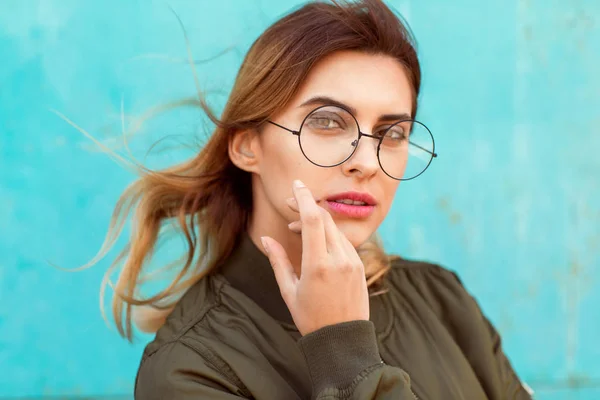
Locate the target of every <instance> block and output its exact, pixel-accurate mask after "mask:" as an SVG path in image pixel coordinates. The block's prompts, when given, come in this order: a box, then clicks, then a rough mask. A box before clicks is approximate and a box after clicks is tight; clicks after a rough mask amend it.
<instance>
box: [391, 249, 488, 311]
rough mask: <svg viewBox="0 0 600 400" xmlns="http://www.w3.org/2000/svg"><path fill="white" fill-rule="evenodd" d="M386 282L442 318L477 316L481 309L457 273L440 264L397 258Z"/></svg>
mask: <svg viewBox="0 0 600 400" xmlns="http://www.w3.org/2000/svg"><path fill="white" fill-rule="evenodd" d="M386 284H387V286H388V288H389V289H390V291H391V292H392V293H393V295H392V296H394V294H395V295H396V297H400V298H403V299H406V298H408V299H411V300H413V301H419V302H426V303H427V304H428V308H429V309H430V310H431V311H433V312H435V313H436V314H438V315H440V316H443V317H444V318H448V317H452V318H458V319H462V318H463V317H465V318H472V317H473V316H476V317H477V319H479V315H480V309H479V307H478V305H477V303H476V301H475V299H474V298H473V296H472V295H471V293H469V292H468V291H467V289H466V288H465V286H464V285H463V282H462V280H461V279H460V277H459V276H458V274H457V273H456V272H455V271H453V270H450V269H448V268H445V267H443V266H441V265H438V264H434V263H430V262H425V261H418V260H409V259H405V258H397V259H394V260H393V261H392V262H391V269H390V271H389V272H388V276H387V280H386Z"/></svg>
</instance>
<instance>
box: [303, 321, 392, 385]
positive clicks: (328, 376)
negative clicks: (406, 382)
mask: <svg viewBox="0 0 600 400" xmlns="http://www.w3.org/2000/svg"><path fill="white" fill-rule="evenodd" d="M298 344H299V346H300V350H301V351H302V353H304V357H305V358H306V362H307V364H308V370H309V372H310V377H311V379H312V384H313V390H314V393H320V392H321V391H322V390H323V389H325V388H327V387H336V388H339V389H342V388H345V387H347V386H348V385H350V384H351V383H352V381H353V380H354V379H355V378H356V377H357V375H358V374H360V373H361V372H362V371H364V370H365V369H367V368H369V367H371V366H373V365H377V364H380V363H381V357H380V356H379V348H378V346H377V337H376V336H375V325H373V323H372V322H371V321H364V320H360V321H350V322H343V323H340V324H335V325H330V326H326V327H324V328H321V329H319V330H317V331H314V332H311V333H309V334H308V335H306V336H303V337H302V338H300V340H298Z"/></svg>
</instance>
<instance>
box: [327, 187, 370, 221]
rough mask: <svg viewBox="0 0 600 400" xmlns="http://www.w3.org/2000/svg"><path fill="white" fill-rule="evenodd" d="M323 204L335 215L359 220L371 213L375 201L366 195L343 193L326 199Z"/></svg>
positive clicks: (361, 193)
mask: <svg viewBox="0 0 600 400" xmlns="http://www.w3.org/2000/svg"><path fill="white" fill-rule="evenodd" d="M325 203H326V204H327V206H328V208H329V209H330V210H331V211H333V212H334V213H336V214H340V215H343V216H346V217H349V218H359V219H360V218H367V217H369V216H370V215H371V214H372V213H373V211H374V210H375V206H376V205H377V200H375V198H374V197H373V196H371V195H370V194H368V193H363V192H345V193H338V194H335V195H333V196H330V197H327V198H326V199H325Z"/></svg>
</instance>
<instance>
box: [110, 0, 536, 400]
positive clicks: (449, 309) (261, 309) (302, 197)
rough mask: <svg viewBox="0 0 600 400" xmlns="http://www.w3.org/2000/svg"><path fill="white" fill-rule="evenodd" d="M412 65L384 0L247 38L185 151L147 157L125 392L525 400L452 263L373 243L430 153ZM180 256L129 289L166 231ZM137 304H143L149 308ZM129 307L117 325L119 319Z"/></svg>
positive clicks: (133, 246)
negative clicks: (131, 376) (162, 285)
mask: <svg viewBox="0 0 600 400" xmlns="http://www.w3.org/2000/svg"><path fill="white" fill-rule="evenodd" d="M420 80H421V75H420V68H419V61H418V59H417V55H416V52H415V49H414V46H413V40H412V39H411V36H410V34H409V33H408V31H407V29H406V28H405V27H404V26H403V24H402V22H401V21H400V20H399V19H398V18H397V17H396V16H395V15H394V14H393V13H392V12H391V11H390V10H389V9H388V8H387V7H386V6H385V5H384V4H383V3H382V2H380V1H377V0H364V1H361V2H358V3H357V2H352V3H346V2H344V3H341V2H336V3H335V4H331V3H323V2H314V3H310V4H308V5H306V6H304V7H302V8H300V9H298V10H296V11H295V12H293V13H291V14H289V15H287V16H286V17H284V18H282V19H281V20H279V21H278V22H277V23H275V24H274V25H273V26H271V27H270V28H268V29H267V30H266V31H265V32H264V33H263V34H262V35H261V36H260V37H259V38H258V40H257V41H256V42H255V43H254V44H253V46H252V47H251V49H250V50H249V52H248V54H247V56H246V58H245V60H244V63H243V65H242V67H241V69H240V71H239V75H238V77H237V80H236V82H235V85H234V87H233V90H232V93H231V96H230V98H229V101H228V103H227V105H226V107H225V109H224V112H223V114H222V116H221V118H220V119H217V118H216V117H214V116H213V115H212V114H210V111H209V110H208V108H207V107H206V105H205V104H204V102H201V104H202V107H203V108H204V110H205V111H206V112H207V113H208V115H209V116H210V117H211V119H213V121H214V122H215V123H216V125H217V127H216V130H215V132H214V134H213V136H212V138H211V139H210V141H209V142H208V143H207V144H206V146H205V147H204V149H203V150H202V151H201V152H200V153H199V154H198V155H197V156H196V157H194V158H193V159H191V160H189V161H187V162H185V163H183V164H181V165H177V166H175V167H173V168H170V169H168V170H165V171H159V172H151V171H144V173H143V175H142V177H141V178H140V179H139V180H138V181H137V182H136V183H135V184H134V185H133V186H132V187H131V188H130V189H128V191H127V192H126V193H125V194H124V197H123V198H122V199H121V200H120V204H119V205H118V206H117V215H126V214H127V213H124V214H123V213H121V209H122V207H124V206H127V205H130V206H131V204H137V207H136V210H135V218H134V223H135V230H134V232H135V233H134V235H133V236H132V239H131V243H130V245H129V246H128V248H127V249H126V251H125V252H124V254H123V256H124V258H125V263H124V266H123V271H122V272H121V275H120V277H119V280H118V283H117V285H116V287H115V289H116V296H115V299H114V302H113V311H114V313H115V317H116V321H117V326H118V327H119V330H120V332H121V334H122V335H124V336H127V337H128V338H131V335H132V327H131V318H132V311H134V307H136V310H140V311H139V313H138V314H136V321H137V323H138V325H139V327H140V328H141V329H145V330H156V329H158V331H157V333H156V337H155V339H154V340H153V341H152V342H151V343H150V344H148V346H147V347H146V349H145V351H144V354H143V358H142V361H141V365H140V368H139V371H138V375H137V379H136V390H135V397H136V399H180V400H183V399H205V398H206V399H223V400H225V399H236V398H252V399H265V400H266V399H268V400H270V399H286V400H287V399H308V398H317V399H338V398H339V399H400V400H404V399H414V398H419V399H468V400H475V399H528V398H530V395H529V394H528V392H527V391H526V390H525V389H524V387H523V386H522V384H521V383H520V381H519V379H518V378H517V376H516V375H515V373H514V371H513V369H512V368H511V365H510V363H509V361H508V360H507V358H506V357H505V356H504V354H503V352H502V350H501V347H500V338H499V336H498V334H497V332H496V331H495V330H494V328H493V327H492V326H491V325H490V323H489V322H488V320H487V319H486V318H485V317H484V316H483V315H482V313H481V311H480V309H479V308H478V306H477V304H476V302H475V301H474V300H473V299H472V297H471V296H470V295H469V294H468V293H467V292H466V291H465V289H464V288H463V286H462V285H461V283H460V281H459V279H458V278H457V277H456V275H454V274H453V273H451V272H449V271H447V270H445V269H443V268H441V267H438V266H435V265H430V264H426V263H421V262H414V261H409V260H405V259H401V258H400V257H392V256H387V255H385V253H384V252H383V250H382V249H381V247H380V245H379V242H378V241H377V240H376V239H375V238H374V233H375V231H376V230H377V228H378V227H379V225H380V224H381V222H382V221H383V219H384V218H385V216H386V214H387V213H388V211H389V209H390V206H391V204H392V200H393V197H394V194H395V192H396V189H397V187H398V184H399V182H400V181H402V180H409V179H412V178H415V177H416V176H418V175H419V174H421V173H422V172H423V171H424V170H425V169H426V168H427V167H428V165H429V164H430V162H431V160H432V158H433V157H434V156H435V148H434V145H433V137H432V136H431V134H430V132H429V131H428V130H427V128H426V127H425V126H424V125H423V124H421V123H419V122H417V121H414V118H415V115H416V112H417V96H418V94H419V86H420ZM173 220H174V221H176V222H177V223H178V225H177V226H178V229H179V231H180V232H181V233H182V234H183V236H184V237H185V239H186V241H187V245H188V252H187V254H186V257H185V262H184V265H183V266H182V268H181V269H180V270H178V271H177V276H176V277H175V278H174V279H173V281H172V282H171V283H170V285H169V286H168V287H167V288H166V289H165V290H163V291H162V292H160V293H159V294H157V295H155V296H153V297H151V298H146V299H144V300H140V299H139V298H138V294H139V285H140V284H141V282H142V280H143V279H142V271H143V267H144V266H146V264H147V261H148V259H149V258H150V255H151V253H152V250H153V248H154V245H155V243H156V242H157V239H158V238H159V237H160V234H159V233H160V231H161V227H162V226H164V224H165V223H167V222H171V221H173ZM139 306H146V308H144V307H141V308H137V307H139ZM123 321H124V323H123Z"/></svg>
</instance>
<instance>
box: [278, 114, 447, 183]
mask: <svg viewBox="0 0 600 400" xmlns="http://www.w3.org/2000/svg"><path fill="white" fill-rule="evenodd" d="M325 107H337V108H340V109H342V110H344V111H346V112H347V113H348V114H350V116H351V117H352V119H353V120H354V122H355V123H356V128H357V130H358V138H357V139H356V140H355V141H354V142H352V144H353V147H354V149H353V150H352V152H351V153H350V155H349V156H348V157H346V158H345V159H344V160H343V161H341V162H339V163H337V164H334V165H321V164H317V163H316V162H314V161H313V160H311V159H310V158H309V157H308V156H307V155H306V153H305V152H304V149H303V148H302V140H301V138H300V136H301V134H302V127H303V126H304V123H305V122H306V120H307V119H308V117H310V116H311V115H312V114H313V113H314V112H316V111H317V110H320V109H321V108H325ZM407 121H410V122H412V123H415V122H416V123H417V124H419V125H421V126H422V127H423V128H425V130H426V131H427V133H429V136H430V137H431V143H432V144H433V148H432V151H429V150H427V149H424V148H423V147H421V146H419V145H418V144H415V143H413V142H411V141H410V135H409V140H408V143H409V144H411V145H413V146H415V147H417V148H419V149H421V150H423V151H425V152H426V153H429V154H430V155H431V158H430V159H429V162H428V163H427V165H426V166H425V168H423V171H421V172H419V173H418V174H417V175H415V176H413V177H411V178H396V177H393V176H392V175H390V174H388V173H387V171H386V170H385V168H383V165H381V157H379V149H380V148H381V143H382V142H383V138H384V137H385V135H386V134H387V132H388V131H389V130H390V129H391V128H393V127H394V126H396V125H398V124H400V123H402V122H407ZM267 122H268V123H270V124H273V125H275V126H277V127H279V128H281V129H283V130H286V131H288V132H290V133H291V134H293V135H296V136H298V145H299V146H300V151H301V152H302V154H303V155H304V157H305V158H306V159H307V160H308V161H309V162H310V163H311V164H314V165H316V166H317V167H321V168H333V167H337V166H338V165H342V164H343V163H345V162H346V161H348V160H349V159H350V158H352V156H353V155H354V153H355V152H356V149H358V145H359V144H360V139H361V138H362V137H363V136H366V137H368V138H371V139H375V140H378V141H379V143H378V145H377V162H378V163H379V168H381V170H382V171H383V173H384V174H386V175H387V176H389V177H390V178H392V179H395V180H397V181H410V180H412V179H415V178H417V177H419V176H421V175H422V174H423V172H425V171H427V168H429V166H430V165H431V163H432V161H433V159H434V158H437V156H438V155H437V153H436V152H435V139H434V138H433V134H432V133H431V131H430V130H429V128H428V127H427V126H426V125H425V124H424V123H422V122H420V121H417V120H415V119H403V120H400V121H396V122H394V123H393V124H392V125H390V126H389V127H388V128H387V129H386V130H385V131H384V132H383V134H382V135H381V136H376V135H371V134H368V133H364V132H363V131H362V130H361V129H360V125H359V124H358V120H357V119H356V117H355V116H354V114H352V113H351V112H350V110H348V109H347V108H345V107H342V106H340V105H338V104H325V105H322V106H319V107H317V108H315V109H314V110H312V111H310V112H309V113H308V114H306V116H305V117H304V119H303V120H302V123H301V124H300V129H298V130H293V129H289V128H286V127H285V126H283V125H280V124H278V123H276V122H273V121H271V120H267Z"/></svg>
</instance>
